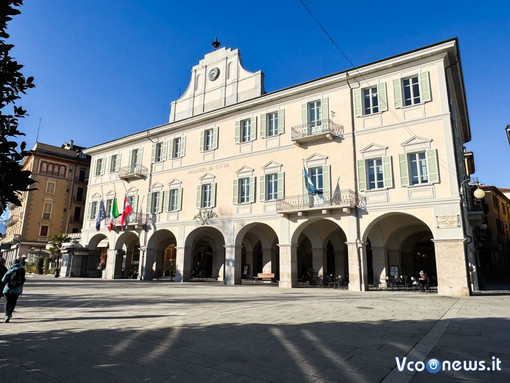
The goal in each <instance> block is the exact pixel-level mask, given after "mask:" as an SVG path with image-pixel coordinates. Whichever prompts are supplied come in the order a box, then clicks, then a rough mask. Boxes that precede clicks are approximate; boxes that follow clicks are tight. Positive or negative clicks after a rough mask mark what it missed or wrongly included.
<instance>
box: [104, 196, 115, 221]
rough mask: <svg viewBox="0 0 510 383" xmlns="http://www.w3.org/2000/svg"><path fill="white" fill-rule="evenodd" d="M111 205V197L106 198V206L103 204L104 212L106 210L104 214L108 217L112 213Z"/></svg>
mask: <svg viewBox="0 0 510 383" xmlns="http://www.w3.org/2000/svg"><path fill="white" fill-rule="evenodd" d="M112 205H113V199H107V200H106V206H105V212H106V216H107V217H108V218H109V217H110V216H111V215H112Z"/></svg>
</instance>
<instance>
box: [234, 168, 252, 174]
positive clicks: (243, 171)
mask: <svg viewBox="0 0 510 383" xmlns="http://www.w3.org/2000/svg"><path fill="white" fill-rule="evenodd" d="M236 173H237V174H239V173H253V169H252V168H250V167H249V166H243V167H242V168H241V169H239V170H238V171H236Z"/></svg>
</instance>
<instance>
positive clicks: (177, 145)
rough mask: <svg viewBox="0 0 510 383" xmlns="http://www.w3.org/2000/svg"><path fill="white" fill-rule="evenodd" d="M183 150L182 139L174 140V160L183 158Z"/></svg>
mask: <svg viewBox="0 0 510 383" xmlns="http://www.w3.org/2000/svg"><path fill="white" fill-rule="evenodd" d="M181 150H182V138H181V137H177V138H174V140H173V142H172V158H179V157H181Z"/></svg>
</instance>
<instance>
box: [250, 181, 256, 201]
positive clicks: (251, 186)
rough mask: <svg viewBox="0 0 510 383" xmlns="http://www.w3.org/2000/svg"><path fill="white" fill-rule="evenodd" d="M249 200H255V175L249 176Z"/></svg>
mask: <svg viewBox="0 0 510 383" xmlns="http://www.w3.org/2000/svg"><path fill="white" fill-rule="evenodd" d="M249 201H250V202H252V203H253V202H255V177H250V195H249Z"/></svg>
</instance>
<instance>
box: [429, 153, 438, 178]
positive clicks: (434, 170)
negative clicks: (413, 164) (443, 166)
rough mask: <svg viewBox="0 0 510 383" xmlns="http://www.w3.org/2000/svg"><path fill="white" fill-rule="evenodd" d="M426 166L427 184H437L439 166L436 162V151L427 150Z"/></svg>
mask: <svg viewBox="0 0 510 383" xmlns="http://www.w3.org/2000/svg"><path fill="white" fill-rule="evenodd" d="M427 166H428V171H429V182H430V183H438V182H439V164H438V161H437V150H436V149H429V150H427Z"/></svg>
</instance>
